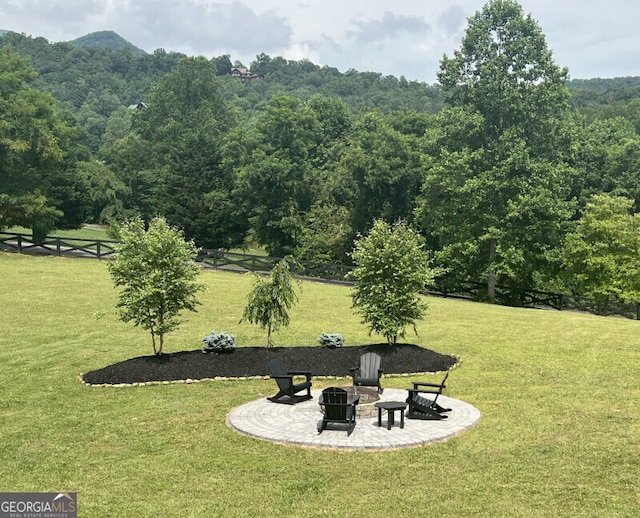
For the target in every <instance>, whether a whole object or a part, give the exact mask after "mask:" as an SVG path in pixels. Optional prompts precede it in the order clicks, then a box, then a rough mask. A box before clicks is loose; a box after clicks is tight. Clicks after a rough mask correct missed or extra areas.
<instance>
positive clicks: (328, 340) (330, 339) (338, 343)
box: [318, 333, 344, 349]
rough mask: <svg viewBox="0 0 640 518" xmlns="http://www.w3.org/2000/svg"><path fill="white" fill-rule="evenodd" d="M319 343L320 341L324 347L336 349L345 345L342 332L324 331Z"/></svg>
mask: <svg viewBox="0 0 640 518" xmlns="http://www.w3.org/2000/svg"><path fill="white" fill-rule="evenodd" d="M318 343H320V345H321V346H322V347H327V348H329V349H336V348H337V347H342V346H343V345H344V340H343V339H342V335H341V334H340V333H322V334H321V335H320V336H319V337H318Z"/></svg>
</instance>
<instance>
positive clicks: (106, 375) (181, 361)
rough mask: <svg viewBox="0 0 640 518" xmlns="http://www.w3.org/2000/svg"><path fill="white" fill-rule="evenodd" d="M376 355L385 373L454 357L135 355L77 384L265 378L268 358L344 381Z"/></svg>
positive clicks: (437, 365) (379, 349) (451, 361)
mask: <svg viewBox="0 0 640 518" xmlns="http://www.w3.org/2000/svg"><path fill="white" fill-rule="evenodd" d="M368 352H375V353H378V354H379V355H380V356H381V369H382V370H383V372H384V374H405V373H418V372H439V371H445V370H448V369H450V368H451V367H452V366H453V365H455V363H456V359H455V358H454V357H453V356H448V355H444V354H440V353H437V352H434V351H431V350H429V349H425V348H423V347H419V346H417V345H413V344H397V345H395V346H389V345H387V344H374V345H362V346H349V347H340V348H336V349H327V348H324V347H318V346H316V347H271V348H267V347H238V348H236V349H235V350H234V351H233V352H230V353H225V354H211V353H207V354H205V353H203V352H202V351H201V350H200V349H198V350H195V351H182V352H176V353H170V354H163V355H161V356H140V357H137V358H131V359H129V360H125V361H123V362H120V363H116V364H113V365H109V366H107V367H104V368H102V369H98V370H95V371H91V372H88V373H86V374H84V375H83V377H82V379H83V380H84V381H85V382H86V383H89V384H91V385H102V384H114V385H115V384H122V383H144V382H150V381H177V380H186V379H192V380H197V379H208V378H216V377H224V378H239V377H252V376H268V374H269V370H268V363H269V360H270V359H271V358H275V357H280V358H282V359H283V360H284V362H285V365H286V366H287V369H288V370H291V371H293V370H306V371H311V373H312V374H313V375H314V376H348V375H349V369H350V368H351V367H356V366H357V365H358V364H359V361H360V356H361V355H363V354H365V353H368Z"/></svg>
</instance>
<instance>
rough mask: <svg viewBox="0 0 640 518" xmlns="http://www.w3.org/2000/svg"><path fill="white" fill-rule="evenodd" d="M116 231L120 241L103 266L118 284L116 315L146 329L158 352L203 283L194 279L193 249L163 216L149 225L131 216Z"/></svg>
mask: <svg viewBox="0 0 640 518" xmlns="http://www.w3.org/2000/svg"><path fill="white" fill-rule="evenodd" d="M117 234H118V235H117V237H118V239H119V240H120V244H119V245H116V254H115V260H114V261H110V262H109V263H108V264H107V268H108V269H109V273H110V274H111V277H112V279H113V281H114V283H115V286H116V287H122V291H121V292H120V296H119V301H118V304H117V307H118V309H119V310H120V319H121V320H122V321H123V322H130V321H133V322H134V324H135V325H136V326H140V327H142V328H143V329H145V330H147V331H149V332H150V333H151V341H152V344H153V353H154V354H156V355H160V354H162V348H163V345H164V335H165V334H167V333H168V332H170V331H174V330H176V329H178V327H179V325H180V323H181V320H180V319H179V315H180V313H181V312H182V311H183V310H189V311H195V310H196V309H195V308H196V305H197V304H199V302H198V300H197V299H196V293H197V292H198V291H201V290H204V289H205V288H206V285H205V284H204V283H201V282H197V281H196V279H197V277H198V275H200V272H201V268H200V266H198V265H197V264H196V263H195V257H196V254H197V250H196V248H195V245H194V244H193V242H191V241H186V240H185V239H184V237H183V234H182V232H181V231H180V230H178V229H176V228H174V227H171V226H169V225H168V224H167V222H166V220H165V219H164V218H162V217H156V218H154V219H152V220H151V222H150V223H149V228H148V229H145V225H144V222H143V221H142V219H141V218H139V217H138V218H134V219H132V220H130V221H127V222H125V223H124V224H122V225H121V226H120V227H119V228H118V230H117Z"/></svg>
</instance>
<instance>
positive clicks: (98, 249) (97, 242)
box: [96, 239, 101, 259]
mask: <svg viewBox="0 0 640 518" xmlns="http://www.w3.org/2000/svg"><path fill="white" fill-rule="evenodd" d="M96 252H97V253H98V259H101V256H100V240H99V239H98V241H96Z"/></svg>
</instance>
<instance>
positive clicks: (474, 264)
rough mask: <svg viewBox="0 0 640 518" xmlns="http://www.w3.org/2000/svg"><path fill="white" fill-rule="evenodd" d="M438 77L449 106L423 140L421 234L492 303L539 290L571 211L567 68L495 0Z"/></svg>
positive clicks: (506, 2)
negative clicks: (507, 288)
mask: <svg viewBox="0 0 640 518" xmlns="http://www.w3.org/2000/svg"><path fill="white" fill-rule="evenodd" d="M438 78H439V81H440V83H441V85H442V87H443V89H444V91H445V92H446V93H447V94H448V96H449V102H450V104H451V105H452V106H451V108H449V109H447V110H444V111H443V112H442V113H441V114H440V115H439V117H438V122H439V124H438V125H437V126H436V127H434V128H433V129H431V130H428V131H427V134H426V137H425V151H426V154H427V159H426V160H425V164H426V165H427V167H428V170H427V175H426V178H425V181H424V184H423V189H422V195H421V197H420V202H419V207H418V210H417V219H418V221H419V222H420V225H421V228H422V229H423V230H424V232H425V234H428V235H429V236H428V237H429V242H430V244H431V246H432V247H434V248H436V249H437V250H438V252H439V253H438V258H439V259H438V261H439V263H440V264H445V265H446V266H447V268H448V269H449V272H452V273H453V274H455V275H457V276H458V278H462V279H468V280H478V279H480V278H484V279H486V282H487V296H488V298H489V300H494V298H495V289H496V283H497V281H498V279H500V280H501V281H503V282H508V283H510V284H515V285H517V286H520V287H532V285H533V284H534V283H535V279H536V276H537V275H538V274H539V273H540V272H541V271H544V270H545V268H546V265H547V262H548V254H549V252H550V251H551V250H553V249H554V248H556V247H557V246H558V245H559V243H560V242H561V238H562V232H563V229H564V227H563V225H564V222H566V221H567V220H568V219H569V217H570V216H571V215H572V213H573V205H572V203H571V202H569V201H568V199H569V195H570V180H571V176H572V174H573V171H572V170H571V168H570V166H569V163H568V155H569V152H570V149H571V132H570V131H569V130H568V128H567V127H568V122H567V121H568V113H569V110H568V109H569V104H568V91H567V87H566V86H565V81H566V78H567V70H566V69H563V68H560V67H558V66H557V65H556V64H555V63H554V61H553V59H552V53H551V51H550V50H549V49H548V48H547V45H546V41H545V37H544V35H543V33H542V31H541V29H540V27H539V26H538V24H537V23H536V22H535V21H534V20H533V19H532V18H531V16H524V14H523V11H522V7H521V6H520V5H519V4H518V3H517V2H514V1H512V0H491V1H490V2H489V3H488V4H486V5H485V6H484V8H483V9H482V10H481V11H479V12H477V13H476V14H475V16H473V17H471V18H470V19H469V23H468V27H467V29H466V33H465V35H464V37H463V40H462V46H461V48H460V50H458V51H455V53H454V55H453V57H451V58H449V57H447V56H445V57H444V58H443V59H442V61H441V64H440V71H439V73H438ZM447 261H455V263H453V264H449V263H448V262H447Z"/></svg>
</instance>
